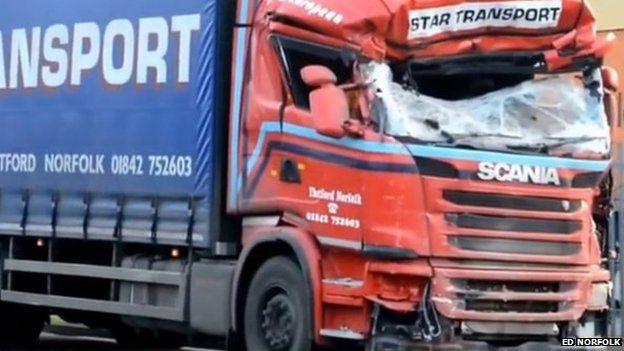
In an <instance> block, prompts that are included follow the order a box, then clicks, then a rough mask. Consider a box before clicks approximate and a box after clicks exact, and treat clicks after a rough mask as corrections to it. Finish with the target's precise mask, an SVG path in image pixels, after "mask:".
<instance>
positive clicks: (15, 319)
mask: <svg viewBox="0 0 624 351" xmlns="http://www.w3.org/2000/svg"><path fill="white" fill-rule="evenodd" d="M0 314H2V316H4V317H3V318H2V319H0V349H2V350H6V349H7V348H19V349H28V348H32V347H33V346H35V345H36V344H37V341H38V340H39V334H41V331H42V330H43V326H44V324H45V322H46V320H47V319H48V314H47V312H46V311H44V310H41V309H38V308H34V307H30V306H24V305H14V304H8V303H0Z"/></svg>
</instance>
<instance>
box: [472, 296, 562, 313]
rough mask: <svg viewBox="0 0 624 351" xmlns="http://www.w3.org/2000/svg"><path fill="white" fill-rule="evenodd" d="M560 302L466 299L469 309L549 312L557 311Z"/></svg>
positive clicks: (480, 310)
mask: <svg viewBox="0 0 624 351" xmlns="http://www.w3.org/2000/svg"><path fill="white" fill-rule="evenodd" d="M558 309H559V304H558V303H557V302H547V301H495V300H470V299H469V300H466V310H467V311H479V312H518V313H549V312H557V311H558Z"/></svg>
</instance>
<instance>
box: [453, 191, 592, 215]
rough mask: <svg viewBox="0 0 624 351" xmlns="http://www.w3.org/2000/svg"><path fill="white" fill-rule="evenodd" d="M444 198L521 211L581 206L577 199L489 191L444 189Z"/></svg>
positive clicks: (566, 209)
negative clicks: (503, 193) (502, 193)
mask: <svg viewBox="0 0 624 351" xmlns="http://www.w3.org/2000/svg"><path fill="white" fill-rule="evenodd" d="M442 196H443V197H444V199H445V200H447V201H450V202H452V203H454V204H457V205H463V206H473V207H494V208H506V209H511V210H522V211H549V212H563V213H572V212H576V211H578V210H579V209H580V208H581V201H579V200H561V199H554V198H546V197H535V196H513V195H501V194H491V193H477V192H467V191H455V190H445V191H444V192H443V193H442Z"/></svg>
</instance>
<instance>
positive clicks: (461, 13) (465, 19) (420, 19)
mask: <svg viewBox="0 0 624 351" xmlns="http://www.w3.org/2000/svg"><path fill="white" fill-rule="evenodd" d="M562 11H563V8H562V5H561V0H534V1H526V0H525V1H507V2H480V3H477V2H471V3H464V4H460V5H455V6H446V7H439V8H435V9H425V10H414V11H410V15H409V33H408V39H416V38H426V37H430V36H433V35H436V34H440V33H444V32H457V31H466V30H473V29H478V28H486V27H495V28H519V29H543V28H551V27H555V26H557V24H558V23H559V19H560V18H561V14H562Z"/></svg>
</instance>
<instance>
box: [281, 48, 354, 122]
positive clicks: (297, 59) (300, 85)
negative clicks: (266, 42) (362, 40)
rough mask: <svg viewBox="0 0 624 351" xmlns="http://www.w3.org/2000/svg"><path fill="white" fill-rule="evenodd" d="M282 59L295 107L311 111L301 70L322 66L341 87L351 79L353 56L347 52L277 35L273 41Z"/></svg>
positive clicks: (308, 91)
mask: <svg viewBox="0 0 624 351" xmlns="http://www.w3.org/2000/svg"><path fill="white" fill-rule="evenodd" d="M273 40H274V42H275V46H276V49H277V51H278V54H279V56H280V57H281V60H282V67H283V70H284V74H285V76H286V79H287V80H288V85H289V88H290V92H291V95H292V98H293V100H294V104H295V106H297V107H299V108H302V109H306V110H309V109H310V98H309V96H310V91H311V90H312V89H311V88H310V87H309V86H307V85H306V84H305V83H304V82H303V80H302V78H301V73H300V72H301V69H302V68H304V67H306V66H309V65H323V66H325V67H327V68H329V69H330V70H332V71H333V72H334V74H335V75H336V77H337V78H338V85H340V84H344V83H347V82H349V81H351V79H352V77H351V76H352V67H353V65H352V64H353V62H354V60H355V58H354V55H353V54H352V53H349V52H345V51H344V50H338V49H335V48H332V47H329V46H322V45H315V44H310V43H309V42H304V41H300V40H296V39H292V38H287V37H281V36H276V37H274V38H273Z"/></svg>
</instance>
